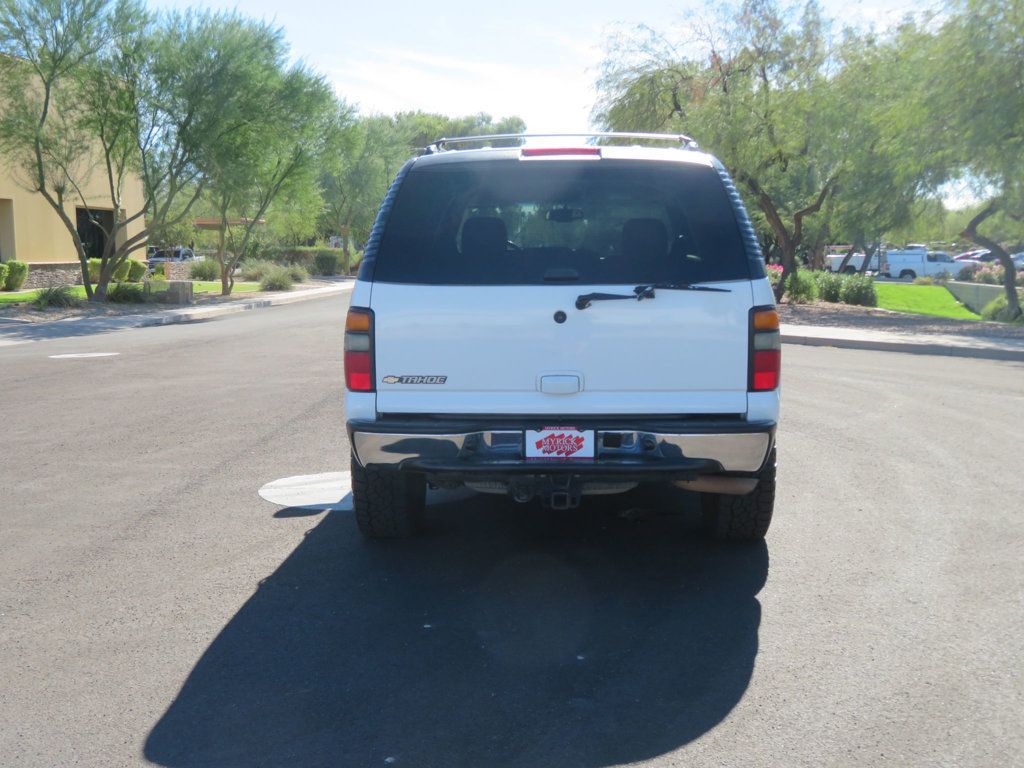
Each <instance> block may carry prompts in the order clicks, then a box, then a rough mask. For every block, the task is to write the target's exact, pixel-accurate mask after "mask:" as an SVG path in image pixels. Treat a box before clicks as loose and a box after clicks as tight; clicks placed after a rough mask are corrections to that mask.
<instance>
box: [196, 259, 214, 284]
mask: <svg viewBox="0 0 1024 768" xmlns="http://www.w3.org/2000/svg"><path fill="white" fill-rule="evenodd" d="M188 276H189V277H191V278H192V279H193V280H220V264H218V263H217V262H216V261H214V260H213V259H204V260H203V261H194V262H192V266H190V267H189V269H188Z"/></svg>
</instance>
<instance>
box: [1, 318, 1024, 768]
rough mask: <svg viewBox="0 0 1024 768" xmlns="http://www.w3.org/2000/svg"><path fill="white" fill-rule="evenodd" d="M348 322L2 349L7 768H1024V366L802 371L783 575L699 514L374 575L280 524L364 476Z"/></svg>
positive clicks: (272, 321) (578, 531) (449, 541)
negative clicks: (278, 493) (308, 500)
mask: <svg viewBox="0 0 1024 768" xmlns="http://www.w3.org/2000/svg"><path fill="white" fill-rule="evenodd" d="M344 302H345V299H344V298H332V299H325V300H318V301H313V302H308V303H304V304H299V305H294V306H290V307H280V308H274V309H267V310H261V311H258V312H252V313H245V314H242V315H237V316H233V317H227V318H223V319H221V320H216V321H210V322H206V323H200V324H195V325H187V326H171V327H165V328H148V329H138V330H128V331H118V332H113V333H108V334H103V335H97V336H89V337H81V338H66V339H60V340H54V341H43V342H34V343H28V344H23V345H19V346H12V347H6V348H3V349H0V393H2V399H0V403H2V407H0V764H2V765H4V766H18V767H20V766H46V767H47V768H51V767H52V766H71V765H81V766H103V767H104V768H106V767H108V766H121V765H139V764H149V763H154V764H158V765H166V766H211V767H212V766H216V767H217V768H226V767H228V766H279V765H280V766H283V765H288V766H384V765H392V764H393V765H398V766H402V765H404V766H444V767H445V768H448V767H453V766H484V765H486V766H505V765H509V766H524V767H527V768H536V767H538V766H587V767H589V766H611V765H620V764H626V763H629V764H633V763H637V764H643V765H659V766H660V765H686V766H701V765H708V766H712V765H714V766H719V765H729V766H846V765H851V766H854V765H857V766H925V765H927V766H931V765H941V766H955V765H964V766H1008V765H1021V764H1022V763H1024V701H1022V699H1024V615H1022V598H1024V566H1022V558H1021V553H1022V544H1024V515H1022V508H1024V507H1022V499H1021V495H1022V494H1021V492H1022V490H1024V473H1022V463H1021V457H1022V455H1024V454H1022V453H1021V437H1022V419H1021V414H1022V412H1024V410H1022V409H1024V365H1021V364H1019V363H1000V362H990V361H980V360H961V359H950V358H938V357H925V356H913V355H901V354H895V353H889V352H861V351H844V350H833V349H824V348H805V347H787V348H786V349H785V352H784V387H785V394H784V408H783V410H784V413H783V420H784V423H783V426H782V428H781V430H780V434H779V444H780V477H779V489H780V491H779V498H778V501H777V505H776V520H775V524H774V525H773V528H772V530H771V531H770V533H769V537H768V540H767V542H766V543H765V544H762V545H757V546H722V545H717V544H713V543H709V542H708V541H706V540H704V539H703V538H701V536H700V535H699V533H698V531H697V527H696V520H695V508H694V504H693V497H691V496H688V495H686V494H683V493H681V492H680V493H674V492H662V493H648V494H634V495H630V496H624V497H612V498H609V499H606V500H603V501H602V502H601V503H593V504H587V505H586V506H585V507H584V508H582V509H580V510H578V511H576V512H573V513H560V514H545V513H543V512H542V511H540V510H539V509H537V508H533V507H521V506H516V505H515V504H513V503H512V502H508V501H504V500H500V499H496V498H494V497H481V496H468V497H465V498H461V499H458V498H456V499H454V500H452V499H449V500H448V501H444V502H442V503H439V504H435V505H433V506H432V507H431V509H430V513H429V523H430V526H429V533H428V534H427V535H426V536H425V537H423V538H420V539H417V540H413V541H406V542H397V543H386V544H368V543H366V542H364V541H362V540H361V539H360V538H359V536H358V533H357V531H356V527H355V524H354V521H353V520H352V518H351V515H350V514H349V513H343V512H328V513H324V514H309V513H304V512H303V511H301V510H289V511H284V512H283V513H282V512H280V511H278V510H277V508H275V507H274V506H272V505H270V504H268V503H267V502H265V501H262V500H261V499H259V498H258V497H257V495H256V491H257V489H258V488H259V487H260V486H261V485H263V484H264V483H266V482H269V481H271V480H274V479H277V478H282V477H286V476H290V475H299V474H310V473H317V472H326V471H336V470H340V469H344V468H345V464H346V461H347V445H346V440H345V437H344V433H343V429H342V422H343V416H342V412H341V386H342V383H341V363H340V350H341V320H342V313H343V310H344ZM82 352H117V353H119V354H118V355H117V356H110V357H96V358H84V359H52V358H51V357H50V355H55V354H65V353H82Z"/></svg>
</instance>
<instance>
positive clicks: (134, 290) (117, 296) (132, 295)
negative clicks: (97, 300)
mask: <svg viewBox="0 0 1024 768" xmlns="http://www.w3.org/2000/svg"><path fill="white" fill-rule="evenodd" d="M107 301H110V302H113V303H114V304H142V303H143V302H145V301H146V294H145V293H144V292H143V290H142V286H141V285H132V284H131V283H115V284H114V286H113V287H112V288H111V289H110V290H109V291H107Z"/></svg>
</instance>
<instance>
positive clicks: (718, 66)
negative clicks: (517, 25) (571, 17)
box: [596, 0, 849, 296]
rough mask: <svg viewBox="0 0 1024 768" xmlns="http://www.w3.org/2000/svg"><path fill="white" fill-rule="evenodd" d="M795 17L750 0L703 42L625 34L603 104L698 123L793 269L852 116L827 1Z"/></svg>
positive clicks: (652, 119)
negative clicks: (834, 81) (834, 80)
mask: <svg viewBox="0 0 1024 768" xmlns="http://www.w3.org/2000/svg"><path fill="white" fill-rule="evenodd" d="M792 17H793V14H792V13H791V12H790V10H789V9H784V8H782V7H780V6H779V5H777V4H776V2H774V0H746V1H745V2H743V3H742V4H741V5H740V6H739V8H738V9H735V10H733V9H727V10H726V11H724V12H720V14H719V16H718V17H717V18H715V19H714V20H713V21H712V22H711V23H708V24H706V28H707V29H708V30H716V31H715V32H710V31H709V32H707V33H706V34H705V35H704V36H703V38H702V39H701V40H700V41H698V42H699V46H698V48H699V53H692V54H687V53H683V52H682V51H683V50H684V49H683V48H682V47H681V46H679V45H676V44H673V43H671V42H670V41H666V40H664V39H663V38H661V37H660V36H658V35H657V34H655V33H653V32H652V31H651V30H645V31H644V34H643V36H642V37H634V38H632V40H625V41H623V40H617V41H613V45H612V47H611V49H610V52H609V57H608V59H607V60H606V61H605V63H604V65H603V69H602V76H601V78H600V80H599V83H598V88H599V94H600V102H599V105H598V108H597V110H596V117H597V118H598V120H599V122H600V123H601V124H603V125H604V126H605V127H606V128H608V129H611V130H650V131H667V132H672V133H686V134H689V135H693V136H695V137H697V138H698V139H699V140H700V141H701V143H702V144H703V145H705V146H707V147H708V148H709V149H710V150H711V151H712V152H714V153H715V154H716V155H717V156H718V157H719V158H720V159H721V160H722V162H723V163H724V164H725V166H726V168H727V169H728V170H729V172H730V173H731V174H732V176H733V178H735V179H736V181H737V182H738V183H739V184H740V186H741V188H743V189H744V190H745V191H746V192H747V193H748V194H749V195H750V196H751V197H752V198H753V200H754V202H755V204H756V205H757V207H758V209H759V211H760V214H761V217H763V221H764V222H765V224H766V225H767V227H768V228H769V230H770V232H771V237H772V239H773V241H774V244H775V246H776V248H777V250H778V252H779V255H780V256H781V260H782V265H783V270H784V272H783V275H784V277H785V276H788V275H789V274H790V273H791V272H792V271H793V270H794V269H795V268H796V257H797V253H798V251H799V250H800V249H801V248H802V246H803V245H804V238H805V234H806V228H805V222H806V221H807V219H808V218H809V217H811V216H813V215H814V214H816V213H818V212H819V211H820V210H821V209H822V206H823V205H825V203H826V201H827V200H828V198H829V197H830V196H831V195H832V194H833V193H834V192H835V189H836V186H837V184H838V182H839V180H840V177H841V174H842V171H843V169H844V165H845V162H846V147H847V144H846V141H845V132H846V130H847V128H848V125H849V123H848V112H849V105H848V104H846V103H845V102H844V101H843V100H842V99H841V98H839V96H838V94H837V93H836V91H835V89H833V88H832V86H831V82H830V77H829V75H830V68H831V67H832V66H833V64H834V62H833V61H832V59H831V58H830V50H829V39H828V29H827V24H826V23H825V20H824V19H823V18H822V16H821V13H820V10H819V8H818V6H817V4H816V3H814V2H808V3H807V4H806V5H805V6H804V7H803V9H802V12H801V13H800V15H799V16H798V17H797V21H796V22H795V23H794V22H792V21H790V19H791V18H792ZM685 50H688V51H694V50H696V48H695V47H694V46H693V45H692V44H691V45H690V46H689V47H687V48H686V49H685ZM785 282H786V281H785V280H780V282H779V287H778V288H777V289H776V291H777V294H778V295H780V296H781V293H782V291H783V290H784V289H783V286H784V285H785Z"/></svg>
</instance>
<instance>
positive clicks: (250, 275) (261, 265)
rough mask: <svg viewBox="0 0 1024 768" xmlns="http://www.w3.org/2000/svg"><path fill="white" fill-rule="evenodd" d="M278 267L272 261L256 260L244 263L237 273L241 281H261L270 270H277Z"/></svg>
mask: <svg viewBox="0 0 1024 768" xmlns="http://www.w3.org/2000/svg"><path fill="white" fill-rule="evenodd" d="M279 268H280V265H279V264H275V263H274V262H272V261H265V260H263V259H257V260H256V261H245V262H242V265H241V266H240V267H239V273H240V274H241V277H242V279H243V280H257V281H259V280H262V279H263V278H264V277H266V276H267V275H268V274H269V273H270V272H271V271H272V270H275V269H279Z"/></svg>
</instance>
